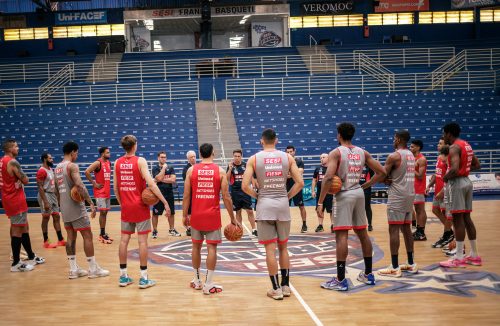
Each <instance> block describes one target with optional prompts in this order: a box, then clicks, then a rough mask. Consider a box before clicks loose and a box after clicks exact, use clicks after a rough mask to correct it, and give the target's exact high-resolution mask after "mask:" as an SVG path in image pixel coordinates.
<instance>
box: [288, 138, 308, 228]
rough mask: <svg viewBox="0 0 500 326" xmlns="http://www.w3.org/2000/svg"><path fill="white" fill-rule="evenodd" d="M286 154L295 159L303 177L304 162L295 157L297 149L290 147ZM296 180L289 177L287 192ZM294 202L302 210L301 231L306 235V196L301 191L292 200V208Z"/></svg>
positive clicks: (290, 201)
mask: <svg viewBox="0 0 500 326" xmlns="http://www.w3.org/2000/svg"><path fill="white" fill-rule="evenodd" d="M286 153H287V154H290V155H291V156H292V157H293V158H295V163H296V164H297V167H298V169H299V172H300V174H301V175H302V176H303V175H304V161H302V159H301V158H299V157H295V153H296V150H295V147H294V146H293V145H288V146H287V147H286ZM294 182H295V181H294V180H293V178H292V176H291V175H288V177H287V181H286V190H287V191H288V192H290V189H292V187H293V184H294ZM292 201H293V204H294V205H295V206H298V207H299V209H300V217H301V218H302V228H301V230H300V232H301V233H306V232H307V222H306V220H307V213H306V208H305V207H304V196H303V194H302V191H299V192H298V193H297V194H296V195H295V196H294V197H293V198H290V200H289V204H290V206H292Z"/></svg>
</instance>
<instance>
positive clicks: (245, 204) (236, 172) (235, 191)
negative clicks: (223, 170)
mask: <svg viewBox="0 0 500 326" xmlns="http://www.w3.org/2000/svg"><path fill="white" fill-rule="evenodd" d="M242 155H243V151H242V150H241V149H235V150H234V151H233V160H232V161H231V163H229V165H228V167H227V180H229V184H230V185H231V200H232V201H233V210H234V211H236V219H237V220H238V222H240V223H243V217H242V216H241V210H242V209H244V210H245V211H246V212H247V216H248V221H249V222H250V225H251V226H252V235H253V236H255V237H256V236H258V233H257V229H256V228H255V217H254V215H253V209H252V198H251V197H250V196H249V195H247V194H246V193H244V192H243V190H241V182H242V181H243V174H244V173H245V170H246V165H247V164H246V162H244V161H243V160H242Z"/></svg>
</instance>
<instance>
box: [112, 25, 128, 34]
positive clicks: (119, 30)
mask: <svg viewBox="0 0 500 326" xmlns="http://www.w3.org/2000/svg"><path fill="white" fill-rule="evenodd" d="M111 35H125V25H124V24H115V25H111Z"/></svg>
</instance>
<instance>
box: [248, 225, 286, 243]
mask: <svg viewBox="0 0 500 326" xmlns="http://www.w3.org/2000/svg"><path fill="white" fill-rule="evenodd" d="M256 222H257V231H258V234H259V243H260V244H268V243H273V242H278V243H280V244H282V243H287V242H288V237H289V236H290V224H291V221H275V220H259V221H256Z"/></svg>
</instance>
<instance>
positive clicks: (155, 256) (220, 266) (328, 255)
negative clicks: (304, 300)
mask: <svg viewBox="0 0 500 326" xmlns="http://www.w3.org/2000/svg"><path fill="white" fill-rule="evenodd" d="M348 245H349V257H348V261H347V264H348V265H349V266H358V265H360V266H361V265H363V254H362V251H361V245H360V243H359V241H358V240H357V238H356V237H355V236H350V237H349V240H348ZM373 247H374V262H376V261H378V260H379V259H380V258H381V257H382V256H383V253H382V251H381V250H380V249H379V248H378V247H377V246H376V245H374V246H373ZM288 251H289V253H290V265H291V267H290V268H291V270H292V271H293V274H295V275H297V274H300V275H309V276H315V275H318V274H328V273H330V274H331V273H333V272H334V270H335V266H336V261H337V258H336V242H335V241H334V235H332V234H328V235H326V234H325V235H290V239H289V241H288ZM150 253H151V254H150V261H152V262H153V263H155V264H159V265H166V266H168V267H173V268H178V269H183V270H191V240H190V239H187V240H181V241H175V242H171V243H169V244H164V245H158V246H154V247H150ZM203 254H206V248H204V249H203V251H202V255H203ZM217 254H218V259H217V272H221V273H225V274H231V275H248V276H251V275H254V276H258V275H266V274H267V268H266V256H265V251H264V247H263V246H262V245H257V241H256V239H255V238H249V237H248V236H245V237H243V238H242V240H240V241H237V242H229V241H224V242H223V243H222V244H220V245H219V246H218V249H217ZM129 255H130V256H131V258H134V259H138V257H139V253H138V251H137V250H133V251H131V252H130V253H129ZM360 268H361V267H360Z"/></svg>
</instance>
